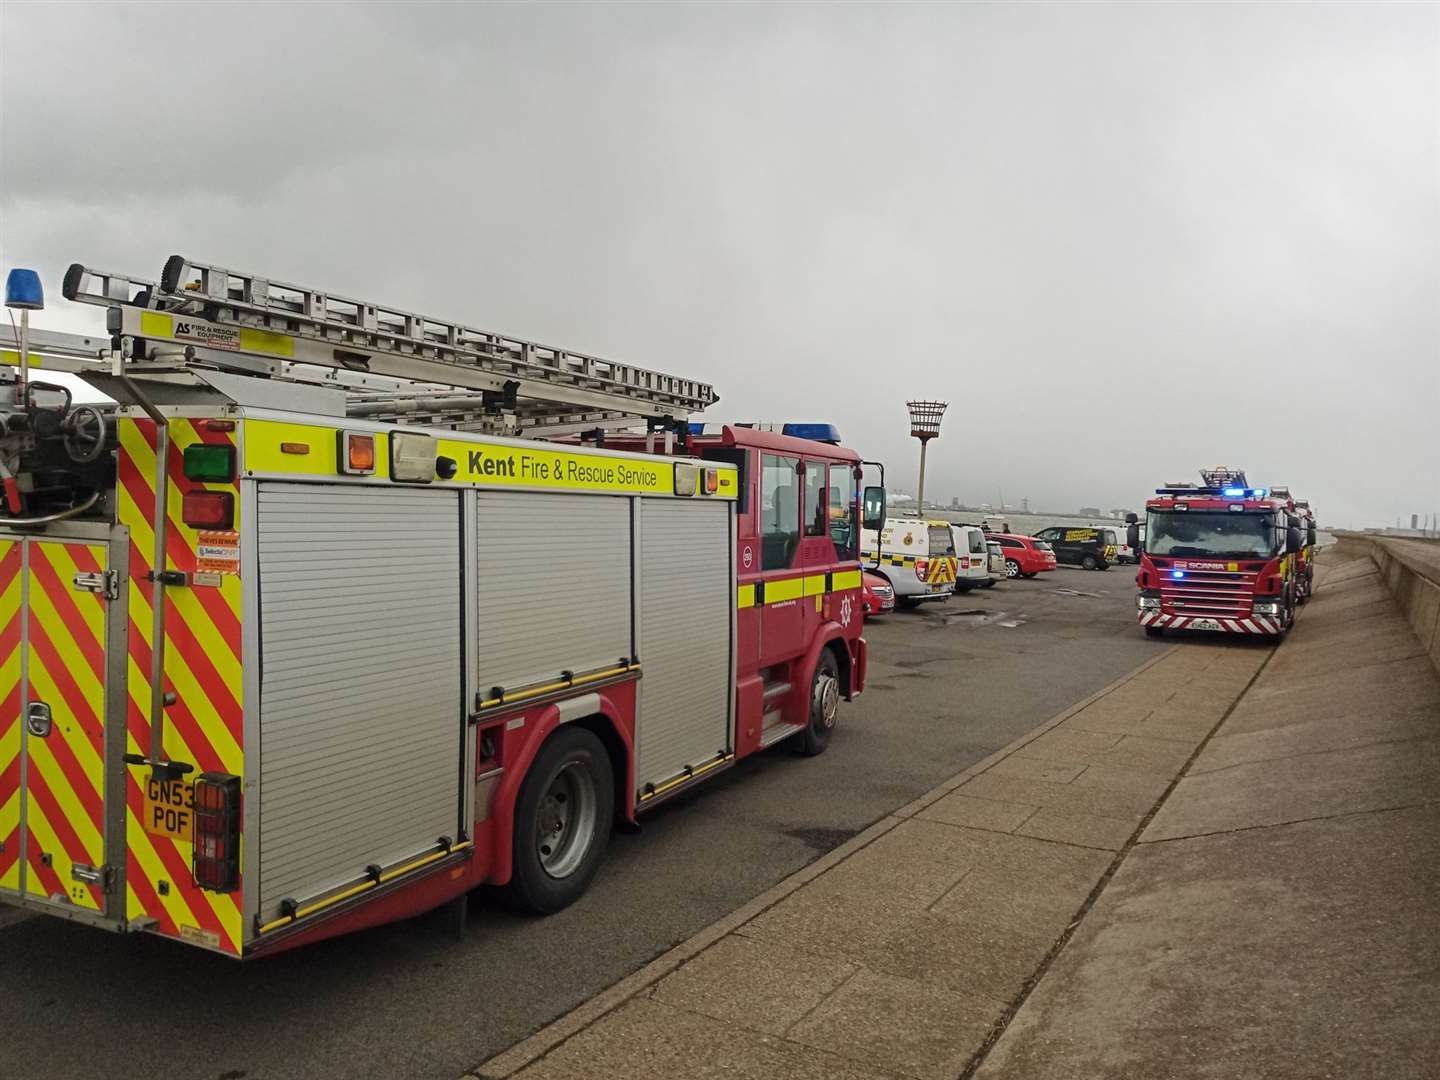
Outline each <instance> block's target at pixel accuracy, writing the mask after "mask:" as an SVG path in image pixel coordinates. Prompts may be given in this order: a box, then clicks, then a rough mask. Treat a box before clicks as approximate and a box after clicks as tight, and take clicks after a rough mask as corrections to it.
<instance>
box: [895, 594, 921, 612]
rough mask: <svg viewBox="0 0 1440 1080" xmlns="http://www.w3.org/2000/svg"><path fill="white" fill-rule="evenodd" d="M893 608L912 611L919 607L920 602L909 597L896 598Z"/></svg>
mask: <svg viewBox="0 0 1440 1080" xmlns="http://www.w3.org/2000/svg"><path fill="white" fill-rule="evenodd" d="M895 606H896V607H897V608H899V609H900V610H901V611H914V610H915V609H916V608H917V607H919V606H920V601H919V600H915V599H913V598H912V597H909V596H897V597H896V598H895Z"/></svg>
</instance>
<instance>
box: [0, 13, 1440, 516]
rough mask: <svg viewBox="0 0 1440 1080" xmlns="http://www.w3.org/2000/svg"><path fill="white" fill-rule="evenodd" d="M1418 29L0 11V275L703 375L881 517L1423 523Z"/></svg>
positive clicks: (1436, 156)
mask: <svg viewBox="0 0 1440 1080" xmlns="http://www.w3.org/2000/svg"><path fill="white" fill-rule="evenodd" d="M1437 148H1440V7H1437V6H1435V5H1428V4H1408V5H1400V4H1394V5H1386V4H1375V3H1367V4H1357V5H1344V4H1326V5H1315V6H1311V5H1303V4H1274V5H1258V4H1257V5H1238V4H1231V5H1219V4H1209V5H1178V4H1165V5H1159V4H1157V5H1153V6H1145V5H1139V4H1128V5H1114V6H1110V5H1103V4H1086V5H1079V4H1071V5H1058V6H1048V5H1043V4H1031V5H1024V6H1019V5H998V4H997V5H989V4H984V5H982V4H975V5H949V6H942V5H931V4H927V5H913V6H900V5H887V6H879V5H877V6H860V5H853V6H844V7H841V6H838V5H818V4H817V5H793V6H783V5H765V6H760V5H745V6H738V5H736V6H698V5H686V6H679V5H670V6H647V5H639V4H629V5H624V6H603V5H599V4H587V5H583V6H581V5H575V6H570V5H559V4H555V5H547V6H544V7H540V6H491V7H480V6H472V7H465V6H460V5H438V4H437V5H427V4H422V3H405V4H398V5H394V6H385V5H379V4H370V5H363V6H362V5H345V4H309V5H299V4H293V5H292V4H242V5H229V4H222V3H211V4H204V5H199V4H197V5H194V6H187V5H179V4H164V5H162V4H153V5H143V4H132V5H124V4H104V5H98V6H88V5H82V4H64V5H61V4H44V5H33V4H22V3H16V2H14V0H8V2H6V3H4V4H3V6H0V263H3V265H4V268H6V269H8V268H9V267H11V266H15V265H28V266H34V267H36V268H37V269H39V270H40V271H41V272H42V274H43V275H44V278H45V283H46V286H47V290H48V293H49V296H50V298H51V304H50V308H49V309H48V310H47V311H46V312H45V314H44V316H43V317H42V318H41V319H39V320H37V324H38V325H43V326H48V327H51V328H54V329H94V328H97V326H98V325H99V319H100V315H99V313H98V311H95V310H94V309H79V310H78V311H76V310H70V311H66V310H65V308H66V305H65V304H64V302H63V300H61V299H60V297H59V292H60V290H59V283H60V275H61V274H62V273H63V270H64V267H65V266H66V265H67V264H68V263H69V262H71V261H81V262H87V263H90V264H92V265H95V266H99V267H101V268H105V269H113V270H120V271H126V272H130V273H135V274H140V275H146V276H155V275H158V273H159V269H160V266H161V265H162V263H163V261H164V259H165V257H166V256H167V255H169V254H171V253H172V252H180V253H182V254H186V255H189V256H191V257H193V258H196V259H200V260H202V261H209V262H216V263H220V264H222V265H227V266H231V267H233V268H236V269H240V270H245V271H249V272H254V273H260V274H264V275H268V276H271V277H275V278H284V279H289V280H295V281H300V282H303V283H305V284H308V285H312V286H315V287H320V288H325V289H328V290H330V291H332V292H336V293H345V294H349V295H354V296H361V297H364V298H366V299H372V300H375V301H378V302H381V303H388V304H393V305H397V306H402V307H409V308H412V309H416V310H420V311H423V312H425V313H427V314H432V315H436V316H442V317H452V318H456V319H461V320H464V321H466V322H469V323H471V324H473V325H481V326H485V327H487V328H491V329H496V330H500V331H503V332H506V333H511V334H515V335H518V336H528V337H532V338H537V339H540V340H542V341H547V342H551V343H554V344H561V345H566V346H569V347H571V348H575V349H579V350H583V351H588V352H592V353H597V354H599V355H602V356H611V357H614V358H616V359H620V360H625V361H628V362H631V363H636V364H642V365H646V366H651V367H656V368H659V369H661V370H665V371H672V372H675V373H680V374H686V375H691V376H695V377H699V378H704V379H708V380H710V381H712V382H713V383H714V384H715V385H716V387H717V388H718V390H719V391H720V394H721V399H722V400H721V403H720V405H719V406H717V408H716V409H714V410H712V412H713V414H714V415H713V418H714V419H755V418H760V419H827V420H833V421H834V422H836V423H837V424H839V425H840V426H841V430H842V432H843V433H844V435H845V437H846V440H847V441H848V442H850V443H851V444H852V445H854V446H856V447H857V448H858V449H860V450H861V451H863V452H865V453H866V454H867V455H871V456H879V457H882V458H884V459H885V460H886V461H887V462H888V463H889V465H890V467H891V471H890V476H891V482H892V485H894V486H900V487H905V488H909V489H911V490H913V485H914V474H915V456H916V446H915V443H914V442H913V440H910V439H909V438H908V435H907V430H908V429H907V424H906V419H905V410H904V404H903V403H904V401H905V399H906V398H907V397H909V396H935V397H940V398H945V399H948V400H949V401H951V402H952V407H951V414H950V415H949V416H948V417H947V419H946V422H945V426H944V429H943V433H942V436H941V438H940V440H939V441H938V442H936V443H934V444H932V450H931V454H930V462H931V465H930V473H929V480H928V482H927V489H928V492H929V493H930V494H931V495H932V496H933V497H943V498H945V499H947V500H948V498H949V497H950V496H951V495H959V496H961V497H962V498H963V499H965V500H967V501H981V500H985V501H991V500H994V499H995V498H996V492H997V490H998V489H1001V488H1003V490H1004V493H1005V497H1006V498H1007V500H1009V501H1011V502H1018V501H1019V499H1020V498H1021V497H1022V496H1028V498H1029V499H1030V503H1031V505H1032V507H1036V508H1046V509H1069V508H1075V507H1078V506H1080V505H1101V506H1105V507H1109V506H1123V505H1138V503H1139V502H1140V501H1141V500H1142V499H1143V497H1144V495H1145V494H1146V492H1147V491H1148V489H1150V488H1153V487H1154V486H1155V485H1156V484H1157V483H1159V482H1162V481H1165V480H1177V479H1182V478H1191V477H1193V476H1194V474H1195V470H1196V468H1197V467H1198V466H1200V465H1202V464H1215V463H1227V464H1238V465H1243V466H1245V467H1247V468H1248V470H1249V473H1250V477H1251V480H1252V482H1255V483H1279V482H1288V483H1290V484H1291V485H1292V486H1293V487H1294V489H1295V490H1296V492H1297V494H1300V495H1302V496H1308V497H1310V498H1311V499H1312V501H1313V502H1314V503H1315V505H1316V507H1317V509H1318V510H1319V513H1320V515H1321V519H1322V521H1324V522H1327V523H1328V522H1335V523H1339V524H1348V525H1359V524H1384V523H1393V521H1394V518H1395V516H1396V515H1400V514H1403V515H1405V517H1406V523H1407V524H1408V515H1409V514H1410V513H1412V512H1416V513H1429V512H1431V511H1440V149H1437Z"/></svg>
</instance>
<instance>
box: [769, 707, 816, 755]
mask: <svg viewBox="0 0 1440 1080" xmlns="http://www.w3.org/2000/svg"><path fill="white" fill-rule="evenodd" d="M804 730H805V725H804V724H787V723H785V722H784V721H783V720H781V719H780V710H779V709H774V710H772V711H771V712H767V713H766V714H765V727H764V729H763V730H761V732H760V746H761V748H762V749H764V748H765V747H767V746H774V745H775V744H776V743H777V742H779V741H780V740H781V739H788V738H789V737H790V736H791V735H795V734H797V733H798V732H801V731H804Z"/></svg>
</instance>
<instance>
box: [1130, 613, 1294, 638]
mask: <svg viewBox="0 0 1440 1080" xmlns="http://www.w3.org/2000/svg"><path fill="white" fill-rule="evenodd" d="M1139 618H1140V625H1141V626H1147V627H1148V626H1153V627H1155V628H1156V629H1163V630H1200V631H1209V632H1210V633H1220V634H1278V633H1280V631H1281V630H1282V629H1283V627H1282V625H1281V621H1280V616H1278V615H1244V616H1234V617H1226V618H1207V617H1204V616H1199V615H1171V614H1168V613H1166V612H1164V611H1156V610H1155V609H1154V608H1141V609H1140V613H1139Z"/></svg>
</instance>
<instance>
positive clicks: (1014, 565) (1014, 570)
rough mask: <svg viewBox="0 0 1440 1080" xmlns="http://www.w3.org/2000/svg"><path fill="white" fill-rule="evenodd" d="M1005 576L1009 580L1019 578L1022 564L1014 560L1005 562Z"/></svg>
mask: <svg viewBox="0 0 1440 1080" xmlns="http://www.w3.org/2000/svg"><path fill="white" fill-rule="evenodd" d="M1005 576H1006V577H1008V578H1017V577H1019V576H1020V564H1019V563H1018V562H1016V561H1015V560H1014V559H1006V560H1005Z"/></svg>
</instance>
